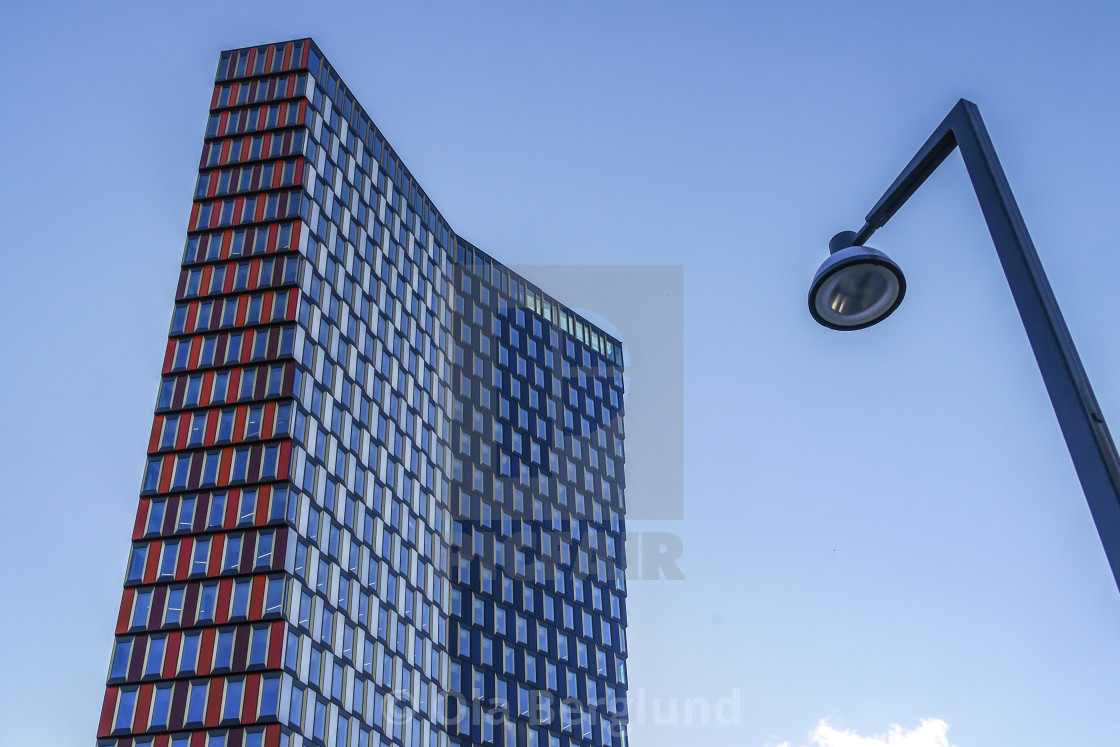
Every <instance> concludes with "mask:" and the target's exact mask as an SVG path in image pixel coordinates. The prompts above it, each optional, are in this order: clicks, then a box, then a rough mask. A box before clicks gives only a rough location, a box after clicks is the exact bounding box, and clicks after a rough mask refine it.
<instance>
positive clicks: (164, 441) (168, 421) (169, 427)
mask: <svg viewBox="0 0 1120 747" xmlns="http://www.w3.org/2000/svg"><path fill="white" fill-rule="evenodd" d="M178 429H179V416H178V415H169V416H167V417H166V418H165V419H164V421H163V437H162V438H161V439H160V442H159V447H160V448H161V449H172V448H174V447H175V434H176V433H177V432H178Z"/></svg>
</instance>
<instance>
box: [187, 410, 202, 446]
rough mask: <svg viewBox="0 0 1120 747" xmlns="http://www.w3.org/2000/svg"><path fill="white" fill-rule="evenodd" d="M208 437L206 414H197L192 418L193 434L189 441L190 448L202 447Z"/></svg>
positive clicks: (191, 433)
mask: <svg viewBox="0 0 1120 747" xmlns="http://www.w3.org/2000/svg"><path fill="white" fill-rule="evenodd" d="M205 436H206V413H195V414H194V415H192V416H191V432H190V436H189V438H188V441H187V445H188V446H202V441H203V438H204V437H205Z"/></svg>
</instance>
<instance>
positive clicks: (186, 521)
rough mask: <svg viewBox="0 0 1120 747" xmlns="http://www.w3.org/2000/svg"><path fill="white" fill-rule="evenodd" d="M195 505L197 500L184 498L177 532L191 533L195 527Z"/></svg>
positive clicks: (180, 506)
mask: <svg viewBox="0 0 1120 747" xmlns="http://www.w3.org/2000/svg"><path fill="white" fill-rule="evenodd" d="M194 504H195V499H194V498H193V497H191V498H183V499H182V500H181V501H180V502H179V524H178V525H177V526H176V527H175V531H176V532H189V531H191V528H192V527H193V526H194Z"/></svg>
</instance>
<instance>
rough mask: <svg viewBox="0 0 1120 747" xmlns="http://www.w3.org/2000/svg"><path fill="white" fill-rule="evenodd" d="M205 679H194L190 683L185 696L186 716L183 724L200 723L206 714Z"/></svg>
mask: <svg viewBox="0 0 1120 747" xmlns="http://www.w3.org/2000/svg"><path fill="white" fill-rule="evenodd" d="M207 685H208V681H207V680H196V681H194V682H192V683H191V687H190V692H189V694H188V698H187V716H186V723H184V726H192V725H201V724H202V719H203V717H204V716H205V715H206V688H207Z"/></svg>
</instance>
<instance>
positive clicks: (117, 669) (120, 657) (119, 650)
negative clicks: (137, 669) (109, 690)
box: [109, 639, 132, 680]
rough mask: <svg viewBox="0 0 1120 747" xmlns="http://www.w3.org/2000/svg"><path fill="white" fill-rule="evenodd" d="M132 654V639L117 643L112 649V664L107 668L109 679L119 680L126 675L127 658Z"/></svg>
mask: <svg viewBox="0 0 1120 747" xmlns="http://www.w3.org/2000/svg"><path fill="white" fill-rule="evenodd" d="M131 652H132V639H126V640H123V641H117V645H116V646H114V647H113V663H112V665H111V666H110V667H109V679H113V680H115V679H120V678H122V677H124V676H125V675H126V674H128V657H129V654H130V653H131Z"/></svg>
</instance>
